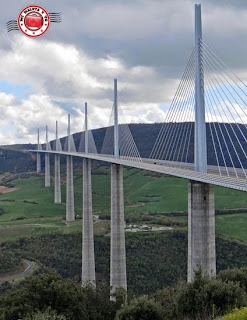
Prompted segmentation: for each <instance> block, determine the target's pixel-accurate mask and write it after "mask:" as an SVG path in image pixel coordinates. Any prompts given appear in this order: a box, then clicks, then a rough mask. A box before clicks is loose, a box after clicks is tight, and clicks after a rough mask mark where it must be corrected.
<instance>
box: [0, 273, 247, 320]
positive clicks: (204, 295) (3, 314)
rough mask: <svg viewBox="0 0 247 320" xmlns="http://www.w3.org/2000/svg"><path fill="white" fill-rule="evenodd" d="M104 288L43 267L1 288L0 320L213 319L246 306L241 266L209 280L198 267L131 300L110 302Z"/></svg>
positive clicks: (244, 275) (246, 281) (245, 276)
mask: <svg viewBox="0 0 247 320" xmlns="http://www.w3.org/2000/svg"><path fill="white" fill-rule="evenodd" d="M109 292H110V288H109V287H107V286H104V285H99V286H97V289H96V290H95V289H94V288H93V287H92V286H87V287H81V286H80V284H79V283H77V282H75V281H72V280H70V279H63V278H62V277H61V276H60V275H59V274H58V273H56V272H55V271H52V270H48V269H47V268H44V269H42V270H40V271H39V274H36V275H33V276H31V277H29V278H27V280H26V281H24V282H22V283H20V284H18V285H17V286H15V287H11V286H6V287H5V290H2V292H1V293H0V320H21V319H22V320H42V319H44V320H49V319H50V320H66V319H67V320H150V319H152V320H163V319H166V320H174V319H177V320H184V319H187V320H209V319H216V318H217V319H218V317H219V316H222V315H224V314H225V313H228V312H230V311H231V310H232V309H235V308H241V307H244V306H247V268H242V269H233V270H227V271H222V272H220V273H219V275H218V276H217V277H216V278H212V279H207V278H203V277H202V273H201V271H199V272H198V273H197V274H196V278H195V281H194V282H193V283H189V284H187V283H186V282H180V283H179V284H177V285H176V286H173V287H169V288H166V289H162V290H159V291H157V292H156V293H154V294H151V295H145V296H140V297H139V298H134V299H132V298H129V299H128V300H126V299H125V298H124V295H123V294H122V292H121V291H119V293H117V294H116V301H110V299H109ZM241 312H242V313H244V312H246V311H241ZM226 319H232V318H229V317H228V318H227V317H226ZM233 319H234V318H233ZM240 319H241V318H240ZM243 319H245V318H243Z"/></svg>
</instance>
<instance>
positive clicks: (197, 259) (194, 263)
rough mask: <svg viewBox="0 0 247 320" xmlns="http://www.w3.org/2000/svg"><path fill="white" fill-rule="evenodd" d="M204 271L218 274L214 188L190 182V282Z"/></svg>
mask: <svg viewBox="0 0 247 320" xmlns="http://www.w3.org/2000/svg"><path fill="white" fill-rule="evenodd" d="M199 268H201V269H202V272H203V275H204V276H208V277H210V276H214V275H215V274H216V255H215V208H214V187H213V186H212V185H209V184H206V183H200V182H195V181H190V182H189V186H188V281H189V282H190V281H192V280H193V278H194V272H195V271H196V270H198V269H199Z"/></svg>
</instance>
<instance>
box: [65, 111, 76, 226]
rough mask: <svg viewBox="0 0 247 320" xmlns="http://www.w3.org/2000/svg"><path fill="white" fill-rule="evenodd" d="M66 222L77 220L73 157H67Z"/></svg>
mask: <svg viewBox="0 0 247 320" xmlns="http://www.w3.org/2000/svg"><path fill="white" fill-rule="evenodd" d="M68 152H70V115H68ZM66 182H67V183H66V221H74V220H75V201H74V177H73V157H72V156H67V177H66Z"/></svg>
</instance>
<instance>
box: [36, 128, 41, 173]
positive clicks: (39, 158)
mask: <svg viewBox="0 0 247 320" xmlns="http://www.w3.org/2000/svg"><path fill="white" fill-rule="evenodd" d="M37 150H42V147H41V145H40V141H39V129H38V145H37ZM37 172H38V173H40V172H41V154H40V153H39V152H37Z"/></svg>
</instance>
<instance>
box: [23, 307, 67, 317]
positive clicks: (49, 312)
mask: <svg viewBox="0 0 247 320" xmlns="http://www.w3.org/2000/svg"><path fill="white" fill-rule="evenodd" d="M22 320H66V317H65V316H63V315H58V314H57V313H56V311H55V310H52V309H50V308H48V309H47V310H46V311H45V312H41V311H38V312H35V313H32V314H29V315H27V316H26V317H25V318H23V319H22Z"/></svg>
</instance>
